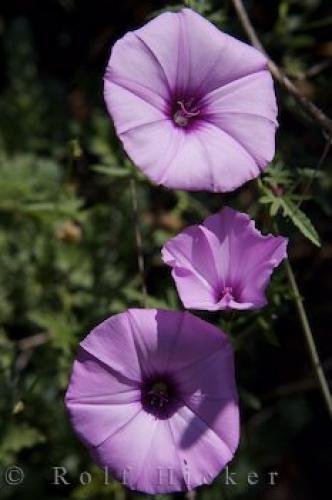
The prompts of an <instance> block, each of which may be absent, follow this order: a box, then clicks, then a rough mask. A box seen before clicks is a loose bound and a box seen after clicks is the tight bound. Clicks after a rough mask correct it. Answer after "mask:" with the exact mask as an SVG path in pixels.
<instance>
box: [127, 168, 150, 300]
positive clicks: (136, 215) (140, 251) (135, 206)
mask: <svg viewBox="0 0 332 500" xmlns="http://www.w3.org/2000/svg"><path fill="white" fill-rule="evenodd" d="M130 188H131V198H132V206H133V214H134V225H135V238H136V250H137V264H138V271H139V274H140V277H141V288H142V305H143V307H146V300H147V289H146V284H145V270H144V253H143V239H142V233H141V228H140V222H139V209H138V197H137V189H136V181H135V179H134V178H131V179H130Z"/></svg>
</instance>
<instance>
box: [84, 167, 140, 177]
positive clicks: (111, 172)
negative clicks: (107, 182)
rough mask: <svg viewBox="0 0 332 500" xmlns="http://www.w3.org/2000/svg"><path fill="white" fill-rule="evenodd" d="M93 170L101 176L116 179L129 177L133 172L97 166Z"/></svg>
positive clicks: (119, 168)
mask: <svg viewBox="0 0 332 500" xmlns="http://www.w3.org/2000/svg"><path fill="white" fill-rule="evenodd" d="M93 170H94V171H95V172H98V173H99V174H104V175H107V176H108V177H114V178H119V177H129V176H130V175H131V172H130V171H129V170H128V169H126V168H123V167H111V166H107V165H96V166H95V167H93Z"/></svg>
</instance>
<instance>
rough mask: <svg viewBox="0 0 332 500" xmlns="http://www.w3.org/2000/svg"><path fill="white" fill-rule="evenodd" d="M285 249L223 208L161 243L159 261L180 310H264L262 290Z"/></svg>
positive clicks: (247, 220) (277, 240)
mask: <svg viewBox="0 0 332 500" xmlns="http://www.w3.org/2000/svg"><path fill="white" fill-rule="evenodd" d="M286 247H287V239H286V238H283V237H281V236H280V237H276V236H273V235H267V236H263V235H262V234H261V233H260V232H259V231H258V230H257V229H256V228H255V225H254V222H253V221H251V220H250V217H249V216H248V215H247V214H243V213H240V212H236V211H235V210H232V209H230V208H224V209H223V210H222V211H221V212H220V213H218V214H215V215H211V216H210V217H208V218H207V219H206V220H205V221H204V223H203V225H201V226H192V227H190V228H187V229H185V230H184V231H183V232H182V233H180V234H179V235H178V236H176V237H175V238H173V239H171V240H170V241H168V242H166V244H165V245H164V247H163V249H162V257H163V260H164V262H165V263H166V264H167V265H169V266H170V267H171V268H172V276H173V278H174V281H175V283H176V286H177V289H178V292H179V295H180V298H181V300H182V302H183V304H184V305H185V307H188V308H194V309H206V310H212V311H213V310H218V309H253V308H259V307H262V306H263V305H265V304H266V298H265V295H264V294H265V289H266V287H267V285H268V282H269V279H270V276H271V274H272V272H273V269H274V268H275V267H277V266H278V265H279V264H280V262H281V261H282V260H283V259H284V258H285V257H286Z"/></svg>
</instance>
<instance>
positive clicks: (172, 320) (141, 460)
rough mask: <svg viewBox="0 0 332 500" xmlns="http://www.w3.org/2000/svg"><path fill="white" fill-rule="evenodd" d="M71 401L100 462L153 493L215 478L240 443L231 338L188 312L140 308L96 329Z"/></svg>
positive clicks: (77, 424)
mask: <svg viewBox="0 0 332 500" xmlns="http://www.w3.org/2000/svg"><path fill="white" fill-rule="evenodd" d="M66 405H67V408H68V411H69V414H70V418H71V422H72V425H73V427H74V429H75V431H76V433H77V434H78V436H79V437H80V438H81V440H82V441H83V442H84V443H85V444H86V445H87V446H88V448H89V449H90V451H91V454H92V456H93V458H94V459H95V460H96V462H97V463H98V464H99V465H100V466H102V467H107V468H108V470H109V472H110V473H113V474H114V476H115V477H116V478H117V479H119V480H120V481H122V482H124V483H125V484H126V485H127V486H129V487H130V488H131V489H134V490H138V491H142V492H146V493H162V492H170V491H181V490H188V489H191V488H194V487H196V486H198V485H200V484H202V483H210V482H211V481H212V480H213V478H214V477H215V476H216V475H217V474H218V473H219V472H220V470H221V469H222V468H223V467H224V466H225V465H226V464H227V463H228V462H229V460H231V458H232V457H233V454H234V452H235V450H236V447H237V444H238V440H239V415H238V405H237V391H236V385H235V379H234V362H233V352H232V348H231V345H230V343H229V341H228V340H227V337H226V335H225V334H224V333H222V332H221V331H220V330H219V329H218V328H216V327H214V326H212V325H210V324H209V323H206V322H205V321H202V320H201V319H199V318H197V317H195V316H193V315H191V314H190V313H187V312H175V311H159V310H155V309H131V310H128V311H127V312H124V313H122V314H118V315H116V316H113V317H111V318H109V319H107V320H106V321H104V322H103V323H101V324H100V325H99V326H97V327H96V328H95V329H94V330H93V331H92V332H91V333H90V334H89V335H88V336H87V337H86V338H85V339H84V340H83V342H82V343H81V347H80V350H79V352H78V356H77V359H76V361H75V363H74V368H73V372H72V376H71V380H70V384H69V387H68V391H67V394H66Z"/></svg>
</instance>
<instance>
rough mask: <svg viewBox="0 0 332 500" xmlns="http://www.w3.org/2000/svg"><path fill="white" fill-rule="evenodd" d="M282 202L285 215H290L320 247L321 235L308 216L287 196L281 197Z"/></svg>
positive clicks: (298, 226)
mask: <svg viewBox="0 0 332 500" xmlns="http://www.w3.org/2000/svg"><path fill="white" fill-rule="evenodd" d="M280 204H281V207H282V211H283V215H284V216H285V217H289V218H290V219H291V221H292V222H293V224H294V225H295V226H296V227H297V228H298V229H299V230H300V231H301V233H302V234H303V235H304V236H305V237H306V238H308V239H309V240H310V241H311V242H312V243H313V244H314V245H316V246H318V247H320V246H321V244H320V239H319V235H318V233H317V231H316V229H315V228H314V226H313V225H312V222H311V221H310V219H309V218H308V216H307V215H306V214H305V213H304V212H303V211H302V210H301V209H300V208H299V207H297V206H296V205H295V204H294V203H293V202H292V201H291V200H290V199H289V198H287V197H285V198H280Z"/></svg>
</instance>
